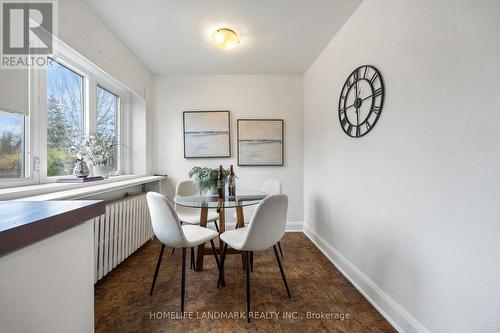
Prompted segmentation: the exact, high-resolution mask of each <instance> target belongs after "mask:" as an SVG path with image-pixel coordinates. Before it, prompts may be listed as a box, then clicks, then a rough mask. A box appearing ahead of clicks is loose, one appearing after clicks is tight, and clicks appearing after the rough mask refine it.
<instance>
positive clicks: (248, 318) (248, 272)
mask: <svg viewBox="0 0 500 333" xmlns="http://www.w3.org/2000/svg"><path fill="white" fill-rule="evenodd" d="M250 260H251V259H250V251H247V320H248V322H250V265H251V263H250Z"/></svg>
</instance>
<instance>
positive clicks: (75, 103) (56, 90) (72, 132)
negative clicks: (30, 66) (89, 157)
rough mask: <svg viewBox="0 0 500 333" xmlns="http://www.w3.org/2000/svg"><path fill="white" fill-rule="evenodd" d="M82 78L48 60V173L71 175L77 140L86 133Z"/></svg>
mask: <svg viewBox="0 0 500 333" xmlns="http://www.w3.org/2000/svg"><path fill="white" fill-rule="evenodd" d="M83 110H84V108H83V77H82V76H81V75H78V74H77V73H75V72H73V71H72V70H70V69H68V68H67V67H65V66H63V65H61V64H59V63H58V62H56V61H54V60H50V61H49V65H48V68H47V176H49V177H50V176H61V175H70V174H71V173H72V171H73V165H74V161H75V159H76V155H75V153H73V152H71V147H72V146H73V143H74V140H81V138H82V136H83V133H84V132H83V117H84V114H83V112H84V111H83Z"/></svg>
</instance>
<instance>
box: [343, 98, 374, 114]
mask: <svg viewBox="0 0 500 333" xmlns="http://www.w3.org/2000/svg"><path fill="white" fill-rule="evenodd" d="M372 96H373V95H370V96H366V97H365V98H363V99H361V102H363V101H364V100H365V99H368V98H370V97H372ZM353 106H354V103H353V104H351V105H349V106H348V107H346V108H345V109H346V110H347V109H349V108H352V107H353Z"/></svg>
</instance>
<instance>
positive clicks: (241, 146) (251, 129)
mask: <svg viewBox="0 0 500 333" xmlns="http://www.w3.org/2000/svg"><path fill="white" fill-rule="evenodd" d="M283 155H284V149H283V119H238V165H240V166H282V165H283Z"/></svg>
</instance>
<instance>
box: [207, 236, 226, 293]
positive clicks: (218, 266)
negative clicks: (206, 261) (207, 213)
mask: <svg viewBox="0 0 500 333" xmlns="http://www.w3.org/2000/svg"><path fill="white" fill-rule="evenodd" d="M210 245H212V253H213V254H214V257H215V262H216V263H217V268H218V269H219V276H221V274H220V272H221V270H222V268H221V265H220V262H219V257H218V256H217V250H216V249H215V243H214V240H213V239H211V240H210ZM225 285H226V282H225V281H224V276H222V286H225ZM217 288H219V281H217Z"/></svg>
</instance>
